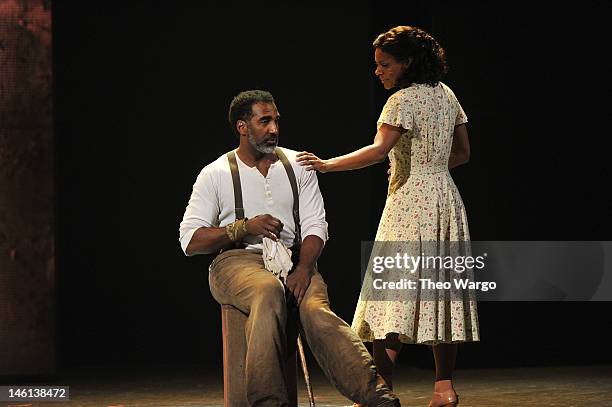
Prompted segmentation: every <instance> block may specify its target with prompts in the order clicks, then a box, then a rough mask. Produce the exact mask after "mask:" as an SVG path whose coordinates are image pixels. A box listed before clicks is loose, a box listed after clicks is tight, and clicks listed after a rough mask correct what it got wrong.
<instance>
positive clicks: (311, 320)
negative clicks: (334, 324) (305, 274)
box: [300, 297, 333, 327]
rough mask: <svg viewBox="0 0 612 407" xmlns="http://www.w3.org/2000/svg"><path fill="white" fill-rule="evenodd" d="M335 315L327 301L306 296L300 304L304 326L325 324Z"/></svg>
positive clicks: (301, 319)
mask: <svg viewBox="0 0 612 407" xmlns="http://www.w3.org/2000/svg"><path fill="white" fill-rule="evenodd" d="M330 315H333V314H332V312H331V310H330V309H329V305H328V304H327V302H325V301H322V300H321V299H317V298H314V297H306V298H304V300H303V301H302V303H301V304H300V321H301V322H302V325H304V327H307V326H308V327H310V326H319V325H322V324H325V321H327V320H328V319H329V316H330Z"/></svg>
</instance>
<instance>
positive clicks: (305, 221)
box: [179, 148, 328, 251]
mask: <svg viewBox="0 0 612 407" xmlns="http://www.w3.org/2000/svg"><path fill="white" fill-rule="evenodd" d="M282 150H283V152H284V153H285V155H286V156H287V159H288V160H289V162H290V163H291V166H292V168H293V171H294V172H295V178H296V181H297V184H298V194H299V200H300V221H301V223H302V225H301V226H302V239H304V238H306V236H308V235H316V236H319V237H320V238H321V239H322V240H323V242H325V241H327V238H328V235H327V222H326V221H325V207H324V204H323V197H322V196H321V191H320V190H319V184H318V182H317V175H316V172H315V171H306V170H305V169H304V167H302V166H301V165H299V164H298V163H297V162H296V161H295V156H296V154H297V151H293V150H289V149H286V148H283V149H282ZM236 161H237V163H238V169H239V171H240V184H241V186H242V199H243V206H244V215H245V216H246V217H247V218H254V217H255V216H257V215H263V214H270V215H272V216H274V217H276V218H278V219H280V221H281V222H283V224H284V227H283V230H282V231H281V235H280V239H281V241H282V242H283V243H284V245H285V247H291V246H292V245H293V239H294V236H295V225H294V222H293V192H292V191H291V184H290V183H289V178H288V177H287V172H286V171H285V168H284V167H283V163H282V162H281V161H280V160H278V161H276V162H275V163H274V164H272V165H271V166H270V169H269V170H268V175H267V176H265V177H264V176H263V175H262V174H261V173H260V172H259V170H258V169H257V168H256V167H249V166H247V165H246V164H245V163H243V162H242V161H241V160H240V157H239V156H238V154H236ZM235 220H236V214H235V212H234V185H233V183H232V175H231V172H230V167H229V163H228V160H227V156H226V155H225V154H224V155H222V156H221V157H219V158H218V159H217V160H215V161H214V162H212V163H210V164H208V165H207V166H205V167H204V169H202V171H201V172H200V174H199V175H198V178H197V179H196V182H195V184H194V185H193V191H192V193H191V198H190V199H189V204H188V205H187V209H186V210H185V214H184V216H183V221H182V222H181V225H180V229H179V240H180V243H181V247H182V249H183V251H185V249H186V248H187V245H188V244H189V242H190V241H191V237H192V236H193V233H194V232H195V231H196V230H197V229H199V228H200V227H224V226H226V225H228V224H230V223H232V222H234V221H235ZM245 242H246V243H247V246H246V248H247V249H259V250H263V247H262V237H261V236H247V237H246V238H245Z"/></svg>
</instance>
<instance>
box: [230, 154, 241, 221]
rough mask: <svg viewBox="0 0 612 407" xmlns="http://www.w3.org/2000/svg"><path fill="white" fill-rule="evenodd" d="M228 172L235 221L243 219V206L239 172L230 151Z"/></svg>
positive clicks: (233, 155)
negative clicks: (232, 194)
mask: <svg viewBox="0 0 612 407" xmlns="http://www.w3.org/2000/svg"><path fill="white" fill-rule="evenodd" d="M227 160H228V161H229V166H230V171H231V173H232V183H233V184H234V210H235V211H236V220H238V219H244V204H243V203H242V186H241V185H240V171H238V162H237V161H236V153H235V152H234V151H230V152H229V153H227Z"/></svg>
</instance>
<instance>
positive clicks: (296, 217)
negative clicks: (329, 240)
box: [275, 147, 302, 246]
mask: <svg viewBox="0 0 612 407" xmlns="http://www.w3.org/2000/svg"><path fill="white" fill-rule="evenodd" d="M275 151H276V155H277V156H278V158H279V159H280V160H281V162H282V163H283V167H285V171H286V172H287V177H288V178H289V183H290V184H291V190H292V191H293V222H294V223H295V239H294V240H293V244H294V245H296V246H299V245H301V244H302V227H301V224H300V195H299V194H298V186H297V180H296V179H295V172H293V167H291V163H290V162H289V160H288V159H287V156H286V155H285V153H283V150H281V149H280V148H278V147H277V148H276V150H275Z"/></svg>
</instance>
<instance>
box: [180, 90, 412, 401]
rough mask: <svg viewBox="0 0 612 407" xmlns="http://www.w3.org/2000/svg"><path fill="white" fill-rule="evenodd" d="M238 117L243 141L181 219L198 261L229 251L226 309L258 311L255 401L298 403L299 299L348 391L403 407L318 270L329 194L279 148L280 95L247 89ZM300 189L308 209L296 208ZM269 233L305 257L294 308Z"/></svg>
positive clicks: (252, 366)
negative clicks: (271, 253) (293, 345)
mask: <svg viewBox="0 0 612 407" xmlns="http://www.w3.org/2000/svg"><path fill="white" fill-rule="evenodd" d="M229 120H230V124H231V126H232V128H233V129H234V131H236V133H237V134H238V136H239V138H240V144H239V146H238V148H237V149H236V150H234V151H233V152H230V153H228V154H227V155H223V156H221V157H220V158H218V159H217V160H216V161H214V162H213V163H211V164H209V165H207V166H206V167H204V169H203V170H202V172H201V173H200V175H199V176H198V178H197V180H196V182H195V184H194V186H193V192H192V194H191V199H190V200H189V204H188V206H187V209H186V211H185V215H184V217H183V221H182V222H181V226H180V242H181V246H182V248H183V250H184V252H185V254H186V255H188V256H191V255H194V254H198V253H214V252H218V251H219V250H223V251H222V253H221V254H219V255H218V256H217V257H216V258H215V259H214V261H213V262H212V264H211V266H210V273H209V282H210V290H211V292H212V295H213V297H214V298H215V300H217V301H218V302H219V303H220V304H231V305H233V306H234V307H236V308H238V309H240V310H241V311H243V312H244V313H246V314H248V319H247V323H246V329H245V333H246V336H247V338H246V342H247V344H248V349H247V353H246V366H245V376H246V377H245V380H246V383H245V385H246V392H247V394H246V396H247V400H248V402H249V405H252V406H287V405H288V396H287V394H286V389H285V379H284V363H283V361H284V360H285V358H286V347H287V344H286V339H285V338H286V336H285V335H286V333H285V324H286V321H287V313H288V309H287V308H288V306H289V307H290V306H291V302H292V303H293V304H294V305H295V306H298V307H299V319H300V322H301V324H302V328H303V331H304V335H305V339H306V340H307V342H308V345H309V346H310V349H311V350H312V353H313V354H314V356H315V358H316V359H317V361H318V362H319V364H320V365H321V368H322V369H323V371H324V372H325V374H326V375H327V376H328V378H329V379H330V381H331V382H332V383H334V384H335V385H336V387H337V388H338V390H339V391H340V392H341V393H342V394H343V395H345V396H346V397H348V398H349V399H351V400H353V401H355V402H358V403H361V404H362V405H364V406H399V405H400V404H399V401H398V399H397V397H396V396H395V395H393V394H392V393H391V392H390V390H389V388H388V387H387V386H386V385H385V383H384V381H383V380H382V379H381V377H380V376H379V375H378V374H377V373H376V368H375V366H374V363H373V361H372V358H371V357H370V355H369V353H368V351H367V350H366V348H365V347H364V346H363V344H362V343H361V341H360V340H359V338H358V337H357V336H356V335H355V334H354V333H353V331H352V330H351V329H350V327H349V326H348V325H347V324H346V323H345V322H344V321H343V320H342V319H340V318H339V317H338V316H336V315H335V314H334V313H333V312H332V311H331V310H330V307H329V300H328V296H327V289H326V285H325V282H324V281H323V278H322V277H321V274H319V272H318V271H317V265H316V261H317V258H318V257H319V255H320V253H321V251H322V249H323V245H324V242H325V241H326V239H327V222H326V221H325V209H324V207H323V198H322V196H321V192H320V191H319V186H318V183H317V177H316V173H315V172H314V171H306V170H304V168H303V167H301V166H300V165H298V164H297V163H296V162H295V155H296V152H295V151H291V150H288V149H280V148H277V144H278V135H279V113H278V110H277V108H276V105H275V103H274V99H273V97H272V95H271V94H270V93H268V92H265V91H258V90H255V91H246V92H242V93H240V94H239V95H238V96H236V97H235V98H234V99H233V101H232V103H231V105H230V109H229ZM287 157H288V159H287ZM283 160H284V162H283ZM291 178H293V179H291ZM294 189H296V190H297V192H296V193H297V195H298V201H299V205H297V206H298V207H299V211H296V210H294V206H293V205H294ZM296 209H298V208H296ZM300 235H301V239H300V238H299V237H300ZM264 237H267V238H269V239H272V240H273V241H280V242H282V243H283V244H284V245H285V246H286V247H291V246H293V251H294V252H296V251H297V252H298V253H299V260H297V261H296V262H297V264H296V265H295V267H294V269H293V271H292V272H291V273H290V274H289V276H288V277H287V278H286V290H287V293H288V294H289V296H290V304H289V305H288V304H287V300H286V292H285V286H283V284H282V283H281V282H280V280H279V279H278V278H277V277H276V276H275V275H274V274H272V273H271V272H269V271H268V270H266V268H265V267H264V260H263V258H262V239H263V238H264ZM237 247H238V248H237Z"/></svg>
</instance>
